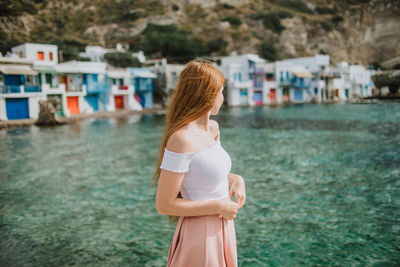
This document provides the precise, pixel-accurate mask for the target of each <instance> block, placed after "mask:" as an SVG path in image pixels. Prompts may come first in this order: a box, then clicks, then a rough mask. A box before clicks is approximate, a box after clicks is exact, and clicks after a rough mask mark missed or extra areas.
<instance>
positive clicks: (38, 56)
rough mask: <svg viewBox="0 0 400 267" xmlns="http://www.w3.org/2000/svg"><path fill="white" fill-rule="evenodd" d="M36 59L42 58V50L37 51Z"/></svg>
mask: <svg viewBox="0 0 400 267" xmlns="http://www.w3.org/2000/svg"><path fill="white" fill-rule="evenodd" d="M37 59H38V60H44V52H43V51H39V52H37Z"/></svg>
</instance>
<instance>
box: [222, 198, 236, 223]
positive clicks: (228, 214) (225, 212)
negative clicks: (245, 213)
mask: <svg viewBox="0 0 400 267" xmlns="http://www.w3.org/2000/svg"><path fill="white" fill-rule="evenodd" d="M238 209H239V205H238V204H237V203H235V202H233V201H232V200H231V199H230V198H229V197H226V198H223V199H221V200H219V211H218V213H219V217H220V218H221V217H224V218H225V219H227V220H233V219H235V218H236V213H237V212H238Z"/></svg>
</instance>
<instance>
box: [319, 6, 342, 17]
mask: <svg viewBox="0 0 400 267" xmlns="http://www.w3.org/2000/svg"><path fill="white" fill-rule="evenodd" d="M315 11H316V12H317V13H318V14H332V15H333V14H336V13H337V9H334V8H330V7H326V6H317V7H316V8H315Z"/></svg>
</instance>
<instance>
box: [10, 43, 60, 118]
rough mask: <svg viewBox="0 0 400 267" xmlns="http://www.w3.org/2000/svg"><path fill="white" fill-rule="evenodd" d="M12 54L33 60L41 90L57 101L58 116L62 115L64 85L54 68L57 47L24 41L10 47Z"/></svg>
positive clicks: (47, 96) (48, 97)
mask: <svg viewBox="0 0 400 267" xmlns="http://www.w3.org/2000/svg"><path fill="white" fill-rule="evenodd" d="M11 51H12V53H13V54H15V55H17V56H18V57H19V58H25V59H28V60H31V61H33V70H35V71H36V72H37V73H38V74H37V78H38V84H39V86H40V87H41V91H42V92H43V93H44V94H45V95H46V98H47V99H54V100H55V101H56V102H58V103H59V105H58V109H57V115H58V116H64V115H65V113H68V112H67V102H66V98H65V87H64V85H63V84H61V83H60V74H61V73H59V72H58V71H57V70H56V66H57V64H58V47H57V46H56V45H51V44H36V43H24V44H21V45H18V46H15V47H13V48H11Z"/></svg>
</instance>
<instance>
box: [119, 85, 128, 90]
mask: <svg viewBox="0 0 400 267" xmlns="http://www.w3.org/2000/svg"><path fill="white" fill-rule="evenodd" d="M118 90H128V85H118Z"/></svg>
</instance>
